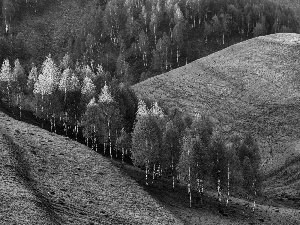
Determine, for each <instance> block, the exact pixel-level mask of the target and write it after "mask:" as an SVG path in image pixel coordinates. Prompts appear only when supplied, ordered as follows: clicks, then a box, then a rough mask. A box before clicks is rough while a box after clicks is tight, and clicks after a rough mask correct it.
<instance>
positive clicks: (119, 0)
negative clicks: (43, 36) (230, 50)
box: [0, 0, 298, 84]
mask: <svg viewBox="0 0 300 225" xmlns="http://www.w3.org/2000/svg"><path fill="white" fill-rule="evenodd" d="M46 2H47V1H35V0H31V1H29V0H28V1H25V0H24V1H21V0H7V1H5V0H3V9H4V10H2V11H3V16H4V17H5V18H11V20H13V18H14V16H17V15H19V13H16V12H19V11H21V10H23V6H24V7H25V6H26V7H27V8H28V7H29V6H30V8H34V9H36V8H37V7H40V8H43V7H45V4H46ZM50 2H51V1H50ZM79 2H80V3H79V4H82V5H85V7H87V9H86V14H84V15H83V17H82V18H80V19H81V21H76V22H77V23H78V24H80V25H78V26H80V29H79V32H78V31H77V30H76V31H75V30H72V28H66V30H64V34H63V36H60V37H59V38H57V37H53V40H57V39H58V42H57V43H55V46H53V49H57V51H58V52H55V51H54V50H53V51H54V52H55V55H53V57H54V59H55V60H56V61H59V60H61V57H62V56H63V55H64V54H65V53H66V52H68V53H69V55H70V58H71V61H72V62H73V65H75V63H76V61H79V62H81V63H82V64H85V65H89V66H90V67H91V69H92V71H93V72H96V70H97V65H102V67H103V69H104V70H105V71H107V72H109V73H110V74H111V76H112V77H115V78H116V79H118V80H120V81H121V82H127V83H129V84H135V83H137V82H139V81H141V80H145V79H147V78H149V77H152V76H155V75H157V74H160V73H163V72H166V71H169V70H171V69H174V68H177V67H178V66H182V65H185V64H186V63H188V62H191V61H193V60H195V59H198V58H200V57H202V56H205V55H208V54H210V53H212V52H213V51H216V50H220V49H222V48H224V47H227V46H228V45H231V44H234V43H236V42H238V41H241V40H245V39H249V38H252V37H255V36H260V35H267V34H270V33H277V32H297V30H298V23H297V21H296V19H295V16H294V14H293V12H292V10H290V9H286V8H284V7H281V6H279V5H277V4H274V3H272V2H270V1H267V0H263V1H262V0H252V1H248V0H168V1H167V0H126V1H125V0H110V1H103V0H101V1H100V0H94V1H84V0H82V1H79ZM27 4H28V6H27ZM4 6H5V7H4ZM26 7H25V8H26ZM18 10H19V11H18ZM6 21H9V20H8V19H6ZM68 29H70V30H68ZM8 32H9V31H8ZM23 38H24V37H23V36H22V33H19V34H17V33H16V34H14V35H13V36H9V35H8V36H7V37H2V38H1V39H0V51H1V54H0V58H1V59H2V61H3V60H4V59H6V58H9V59H10V60H15V59H16V58H19V59H20V60H21V61H22V62H23V63H24V65H25V68H26V69H27V70H28V72H29V69H30V67H31V65H30V64H28V62H32V61H34V62H37V58H39V59H40V58H44V57H45V55H47V54H48V52H47V53H45V52H42V51H41V52H40V53H39V54H43V56H42V57H40V56H37V55H30V54H28V51H27V50H26V45H25V44H24V43H25V42H24V40H23ZM52 44H53V43H52ZM53 45H54V44H53ZM30 58H31V59H30ZM29 59H30V60H29ZM73 69H74V67H73Z"/></svg>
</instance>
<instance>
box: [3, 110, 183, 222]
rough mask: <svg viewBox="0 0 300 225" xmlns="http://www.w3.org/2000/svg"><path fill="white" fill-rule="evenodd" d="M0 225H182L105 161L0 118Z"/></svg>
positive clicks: (63, 139)
mask: <svg viewBox="0 0 300 225" xmlns="http://www.w3.org/2000/svg"><path fill="white" fill-rule="evenodd" d="M0 155H1V162H0V177H1V182H0V199H1V201H0V221H1V222H0V223H1V224H33V223H34V224H80V225H82V224H159V223H161V224H182V222H181V221H180V220H178V219H177V218H175V217H174V216H173V215H172V214H171V213H170V212H169V211H168V210H166V209H164V208H163V206H162V205H161V204H160V203H159V202H158V201H157V200H155V199H153V198H152V197H151V196H150V195H149V194H147V192H146V191H145V190H143V188H142V187H140V186H139V185H138V184H137V183H136V182H135V181H134V180H132V179H130V178H129V177H128V176H127V175H125V174H123V173H121V171H120V169H119V168H117V167H116V166H114V165H113V164H112V163H111V162H110V161H109V160H108V159H105V158H104V157H103V156H101V155H99V154H97V153H96V152H94V151H92V150H90V149H89V148H87V147H85V146H84V145H81V144H79V143H77V142H74V141H71V140H70V139H69V138H66V137H62V136H58V135H55V134H53V133H50V132H48V131H45V130H42V129H40V128H38V127H35V126H32V125H29V124H26V123H23V122H19V121H16V120H14V119H12V118H9V117H8V116H7V115H5V114H4V113H2V112H1V113H0Z"/></svg>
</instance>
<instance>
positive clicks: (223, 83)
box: [133, 34, 300, 194]
mask: <svg viewBox="0 0 300 225" xmlns="http://www.w3.org/2000/svg"><path fill="white" fill-rule="evenodd" d="M299 75H300V35H298V34H274V35H269V36H264V37H258V38H254V39H251V40H248V41H245V42H241V43H239V44H236V45H233V46H231V47H228V48H226V49H224V50H222V51H219V52H216V53H214V54H212V55H209V56H207V57H204V58H201V59H199V60H196V61H194V62H192V63H190V64H188V65H186V66H184V67H181V68H178V69H175V70H172V71H170V72H168V73H165V74H162V75H159V76H156V77H153V78H150V79H148V80H146V81H144V82H141V83H139V84H136V85H135V86H134V87H133V88H134V90H135V91H136V93H137V94H138V96H142V97H147V98H151V99H155V100H158V101H161V102H162V103H163V104H164V105H166V106H168V107H172V106H178V107H180V108H181V109H183V110H184V111H187V112H189V113H191V114H194V113H196V112H200V113H204V114H209V115H210V116H212V117H213V118H214V119H215V121H216V123H217V124H218V125H219V128H220V129H222V130H223V132H224V133H226V134H228V135H231V134H232V133H234V132H239V133H243V132H251V133H252V134H253V135H254V136H255V137H256V139H257V140H258V141H259V144H260V147H261V156H262V171H263V172H264V173H265V174H271V175H272V174H273V175H274V174H276V173H274V172H276V171H277V170H279V169H280V168H281V169H282V168H286V166H288V165H294V166H295V165H296V166H297V168H299V163H298V161H297V158H298V157H299V155H300V98H299V97H300V80H299ZM295 163H296V164H295ZM298 170H299V169H298ZM294 176H296V178H298V180H299V178H300V174H299V173H297V174H295V175H294ZM283 177H285V176H283ZM294 182H296V179H295V180H294ZM296 186H297V187H298V188H299V183H298V184H297V185H296ZM294 188H296V187H294ZM294 194H297V189H294Z"/></svg>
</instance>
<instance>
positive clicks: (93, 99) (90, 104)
mask: <svg viewBox="0 0 300 225" xmlns="http://www.w3.org/2000/svg"><path fill="white" fill-rule="evenodd" d="M97 105H98V104H97V103H96V100H95V98H94V97H93V98H92V99H91V100H90V102H89V103H88V105H87V107H92V106H97Z"/></svg>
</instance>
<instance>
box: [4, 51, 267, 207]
mask: <svg viewBox="0 0 300 225" xmlns="http://www.w3.org/2000/svg"><path fill="white" fill-rule="evenodd" d="M71 65H72V61H71V60H70V56H69V55H65V57H63V60H62V61H61V62H60V64H59V65H56V64H55V62H54V61H53V59H52V58H51V56H48V57H47V58H46V60H45V61H44V62H43V65H42V66H41V68H37V67H36V66H35V65H33V66H32V68H31V71H30V74H29V76H28V77H27V75H26V74H25V71H24V68H23V67H22V65H21V63H20V61H19V60H15V62H14V65H13V66H11V65H10V62H9V60H8V59H7V60H5V61H4V62H3V64H2V67H1V71H0V100H1V101H7V103H8V104H11V105H16V106H18V107H19V113H20V115H19V116H20V117H22V109H23V108H26V109H30V110H31V111H32V112H33V113H34V114H35V115H36V117H37V118H40V119H42V120H43V121H44V122H43V123H45V122H46V121H49V122H50V123H51V131H52V132H56V126H57V124H58V123H59V124H63V125H64V127H65V132H66V135H68V132H72V133H73V134H74V135H75V136H76V137H77V135H78V131H79V127H82V128H83V136H84V137H85V139H86V144H87V145H88V146H91V147H92V148H93V149H94V150H95V151H97V152H99V151H100V146H101V145H102V146H103V148H101V149H104V152H105V151H106V149H109V154H110V157H111V158H113V157H115V156H113V154H112V153H113V152H116V154H119V155H122V160H123V159H124V156H125V155H129V156H130V157H131V158H132V160H133V163H134V165H136V166H140V167H144V168H145V170H146V183H147V184H149V176H150V173H149V172H150V171H152V176H153V178H152V179H154V178H155V177H156V176H162V174H171V175H172V180H173V188H175V180H181V181H184V182H185V183H186V184H187V186H188V193H189V196H190V206H191V202H192V196H191V193H192V191H191V190H192V189H196V190H197V191H198V192H199V195H200V197H201V199H202V196H203V195H204V190H205V188H206V187H207V186H206V184H208V183H213V184H215V186H216V190H217V191H218V194H219V201H220V203H221V198H222V196H225V197H226V203H228V199H229V197H230V193H231V191H232V189H233V187H243V188H245V189H246V190H247V191H248V192H249V193H250V194H251V195H252V196H254V197H255V196H256V195H257V193H258V192H259V190H260V184H261V178H260V175H259V165H260V155H259V149H258V146H257V144H256V142H255V140H254V139H253V138H252V137H251V135H249V134H248V135H246V136H245V137H240V136H232V137H225V136H223V134H222V133H220V132H218V130H217V129H216V127H215V125H214V124H213V122H212V121H211V120H210V118H209V117H207V116H200V115H194V116H193V115H189V114H186V113H183V112H181V111H180V110H179V109H177V108H172V109H163V108H161V107H160V106H159V104H158V103H157V102H152V101H150V100H145V101H144V100H138V99H137V97H136V96H135V93H134V92H133V91H132V89H131V88H130V87H128V86H127V85H126V84H124V83H122V82H118V80H117V79H114V78H111V77H109V73H106V72H105V71H104V70H103V68H102V67H101V66H98V67H97V72H96V73H94V72H93V71H92V70H91V68H90V67H89V66H88V65H80V64H76V65H75V66H74V67H75V69H72V66H71ZM113 150H115V151H113ZM152 182H153V181H152ZM254 207H255V198H254V205H253V208H254Z"/></svg>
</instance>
